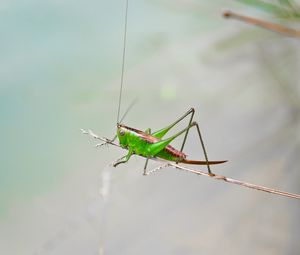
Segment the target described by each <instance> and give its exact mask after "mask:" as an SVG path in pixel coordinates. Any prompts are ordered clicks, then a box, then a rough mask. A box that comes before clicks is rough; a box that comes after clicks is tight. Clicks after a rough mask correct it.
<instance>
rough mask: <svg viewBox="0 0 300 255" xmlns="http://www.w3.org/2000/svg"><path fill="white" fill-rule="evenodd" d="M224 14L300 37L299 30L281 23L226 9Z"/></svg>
mask: <svg viewBox="0 0 300 255" xmlns="http://www.w3.org/2000/svg"><path fill="white" fill-rule="evenodd" d="M223 16H224V17H225V18H233V19H237V20H240V21H244V22H246V23H248V24H252V25H256V26H259V27H262V28H265V29H267V30H270V31H273V32H276V33H279V34H284V35H287V36H291V37H298V38H300V31H299V30H296V29H292V28H287V27H284V26H281V25H279V24H275V23H272V22H268V21H264V20H260V19H256V18H252V17H249V16H244V15H240V14H237V13H234V12H232V11H225V12H224V13H223Z"/></svg>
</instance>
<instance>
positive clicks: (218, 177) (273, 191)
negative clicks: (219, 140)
mask: <svg viewBox="0 0 300 255" xmlns="http://www.w3.org/2000/svg"><path fill="white" fill-rule="evenodd" d="M81 131H82V133H83V134H87V135H90V136H91V137H93V138H95V139H97V140H100V141H102V142H103V143H101V144H97V145H96V147H98V146H101V145H103V144H111V145H114V146H117V147H121V146H120V145H119V144H117V143H115V142H112V141H110V140H109V139H107V138H105V137H100V136H98V135H96V134H95V133H93V131H91V130H88V131H86V130H84V129H81ZM166 167H172V168H175V169H179V170H183V171H187V172H190V173H193V174H197V175H202V176H206V177H210V178H213V179H215V180H219V181H225V182H227V183H231V184H236V185H240V186H243V187H246V188H250V189H256V190H260V191H264V192H267V193H271V194H276V195H280V196H284V197H290V198H295V199H300V195H299V194H293V193H289V192H285V191H281V190H278V189H272V188H268V187H264V186H260V185H256V184H252V183H248V182H243V181H239V180H236V179H232V178H228V177H226V176H223V175H218V174H209V173H207V172H204V171H201V170H194V169H190V168H188V167H185V166H182V165H179V164H175V163H172V162H168V163H166V164H165V165H161V166H158V167H156V168H154V169H153V170H150V171H149V172H148V175H149V174H151V173H154V172H156V171H158V170H160V169H163V168H166Z"/></svg>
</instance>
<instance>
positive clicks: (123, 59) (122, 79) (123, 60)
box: [117, 0, 128, 124]
mask: <svg viewBox="0 0 300 255" xmlns="http://www.w3.org/2000/svg"><path fill="white" fill-rule="evenodd" d="M127 14H128V0H126V9H125V26H124V39H123V56H122V71H121V84H120V94H119V106H118V117H117V124H118V123H119V118H120V109H121V100H122V90H123V81H124V66H125V55H126V37H127Z"/></svg>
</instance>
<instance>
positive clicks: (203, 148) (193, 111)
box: [176, 108, 211, 174]
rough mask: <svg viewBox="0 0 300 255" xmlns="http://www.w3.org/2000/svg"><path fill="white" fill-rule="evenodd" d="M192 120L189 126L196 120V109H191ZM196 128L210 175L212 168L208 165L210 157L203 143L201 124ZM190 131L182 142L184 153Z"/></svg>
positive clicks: (187, 131)
mask: <svg viewBox="0 0 300 255" xmlns="http://www.w3.org/2000/svg"><path fill="white" fill-rule="evenodd" d="M190 111H191V114H192V115H191V118H190V121H189V124H188V126H190V125H191V123H192V121H193V118H194V114H195V109H194V108H191V110H190ZM196 127H197V132H198V135H199V139H200V143H201V147H202V150H203V153H204V157H205V160H206V162H207V171H208V173H210V174H211V171H210V166H209V164H208V157H207V152H206V149H205V146H204V142H203V139H202V135H201V131H200V128H199V124H198V123H197V124H196ZM189 130H190V129H187V130H186V132H185V135H184V138H183V142H182V145H181V149H180V151H181V152H182V151H183V148H184V145H185V143H186V139H187V136H188V134H189ZM176 164H178V162H176Z"/></svg>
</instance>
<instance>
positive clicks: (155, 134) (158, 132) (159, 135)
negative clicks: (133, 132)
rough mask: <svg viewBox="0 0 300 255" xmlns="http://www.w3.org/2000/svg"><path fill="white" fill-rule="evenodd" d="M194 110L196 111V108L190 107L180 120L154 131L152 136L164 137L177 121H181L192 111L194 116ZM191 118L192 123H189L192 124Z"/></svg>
mask: <svg viewBox="0 0 300 255" xmlns="http://www.w3.org/2000/svg"><path fill="white" fill-rule="evenodd" d="M194 112H195V109H194V108H191V109H189V110H188V111H187V112H186V113H185V114H184V115H182V116H181V117H180V118H179V119H178V120H176V121H175V122H173V123H172V124H171V125H169V126H167V127H164V128H162V129H160V130H158V131H156V132H154V133H153V134H152V136H154V137H156V138H160V139H161V138H163V136H164V135H165V134H166V133H167V132H168V131H169V130H170V129H171V128H172V127H174V126H175V125H176V124H177V123H179V122H180V121H182V120H183V119H184V118H185V117H187V116H188V115H189V114H191V113H192V116H194ZM191 123H192V122H191V120H190V123H189V125H190V124H191Z"/></svg>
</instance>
